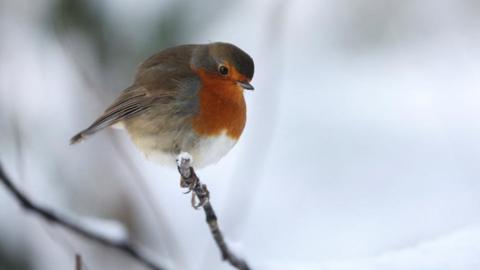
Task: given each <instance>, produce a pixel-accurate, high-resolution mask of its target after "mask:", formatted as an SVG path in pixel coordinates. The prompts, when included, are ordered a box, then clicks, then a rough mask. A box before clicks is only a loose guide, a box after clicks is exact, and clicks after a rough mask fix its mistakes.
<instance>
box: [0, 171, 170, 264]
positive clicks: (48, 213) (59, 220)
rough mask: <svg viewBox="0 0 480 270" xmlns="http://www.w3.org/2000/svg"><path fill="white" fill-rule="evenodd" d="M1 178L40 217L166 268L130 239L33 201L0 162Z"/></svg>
mask: <svg viewBox="0 0 480 270" xmlns="http://www.w3.org/2000/svg"><path fill="white" fill-rule="evenodd" d="M0 180H1V182H2V183H3V184H4V185H5V187H6V188H7V190H8V191H9V192H10V193H12V195H13V196H14V197H15V199H17V201H18V202H19V203H20V205H21V206H22V207H23V208H24V209H26V210H28V211H31V212H33V213H35V214H37V215H39V216H40V217H42V218H44V219H45V220H47V221H48V222H50V223H53V224H56V225H59V226H62V227H64V228H66V229H68V230H70V231H72V232H74V233H76V234H78V235H81V236H83V237H85V238H88V239H90V240H92V241H95V242H97V243H100V244H102V245H105V246H108V247H111V248H114V249H117V250H119V251H122V252H123V253H125V254H126V255H128V256H130V257H131V258H133V259H135V260H137V261H138V262H140V263H142V264H144V265H145V266H147V267H148V268H150V269H153V270H163V269H165V268H164V267H161V266H160V265H158V264H157V263H155V262H153V261H152V260H151V259H149V258H147V257H146V256H145V255H143V253H141V252H140V251H139V250H138V249H137V248H136V247H135V246H134V245H133V244H132V243H130V242H129V241H127V240H125V241H115V240H113V239H110V238H108V237H106V236H103V235H99V234H97V233H95V232H93V231H92V230H89V229H87V228H84V227H82V226H80V225H78V224H76V223H74V222H73V221H71V220H69V219H67V218H65V217H62V216H60V215H58V214H57V213H55V212H54V211H52V210H51V209H48V208H45V207H42V206H39V205H37V204H35V203H34V202H32V200H30V199H29V198H28V197H27V196H26V195H25V194H24V193H23V192H21V191H20V190H19V189H18V188H17V187H16V186H15V185H14V184H13V182H12V181H11V180H10V178H9V177H8V176H7V175H6V173H5V172H4V171H3V168H2V166H1V164H0Z"/></svg>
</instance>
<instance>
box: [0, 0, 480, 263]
mask: <svg viewBox="0 0 480 270" xmlns="http://www.w3.org/2000/svg"><path fill="white" fill-rule="evenodd" d="M214 41H225V42H231V43H234V44H236V45H237V46H239V47H240V48H242V49H243V50H245V51H247V52H248V53H249V54H250V55H251V56H252V57H253V58H254V59H255V65H256V66H255V69H256V70H255V76H254V79H253V82H252V83H253V85H254V86H255V88H256V90H255V91H254V92H248V93H245V94H246V100H247V104H248V123H247V127H246V129H245V131H244V135H243V136H242V138H241V140H240V142H239V143H238V144H237V146H236V147H235V148H234V149H233V151H232V152H231V153H230V154H229V155H228V156H226V157H225V158H224V159H222V160H221V161H220V162H219V163H218V164H217V165H214V166H211V167H209V168H206V169H204V170H201V171H199V175H200V178H201V179H202V180H203V181H204V182H205V183H206V184H207V185H208V187H209V189H210V191H211V200H212V204H213V206H214V207H215V209H216V210H217V214H218V216H219V219H220V226H221V228H222V230H223V232H224V233H225V235H226V237H227V238H228V242H229V243H230V245H232V247H233V249H234V250H235V251H237V252H238V253H240V254H242V255H243V256H245V257H246V258H247V259H248V261H249V263H250V264H251V265H252V266H253V268H254V269H332V270H337V269H343V270H345V269H352V270H353V269H355V270H358V269H436V270H442V269H457V270H458V269H479V268H480V259H479V258H480V257H479V256H478V254H480V196H479V194H480V182H479V178H480V169H479V168H480V166H479V163H480V143H479V138H480V121H479V117H480V89H479V87H480V69H479V60H480V49H479V48H480V1H477V0H440V1H438V0H424V1H414V0H405V1H389V0H357V1H354V0H336V1H333V0H330V1H327V0H322V1H307V0H301V1H273V0H270V1H254V0H249V1H236V2H235V3H230V2H229V1H219V0H217V1H180V0H171V1H158V0H143V1H138V0H122V1H113V0H71V1H66V0H65V1H62V0H37V1H30V0H17V1H13V0H0V161H1V163H2V165H3V166H4V168H5V170H6V171H7V173H8V174H9V175H10V176H11V178H12V179H13V180H14V181H15V183H16V184H17V185H18V186H19V187H20V188H21V189H22V190H24V191H25V192H26V193H27V194H28V195H29V196H31V197H32V198H33V199H34V200H35V201H36V202H39V203H40V204H42V205H45V206H48V207H51V208H54V209H56V210H57V211H60V212H61V213H69V215H71V216H75V217H77V218H79V219H80V218H84V219H85V220H90V221H91V220H93V218H95V219H101V220H105V221H98V220H97V221H98V222H97V223H99V224H100V225H97V227H98V229H103V230H106V231H107V232H109V233H113V231H114V230H115V229H118V227H119V224H118V223H115V222H113V220H116V221H118V222H119V223H122V224H123V225H124V226H126V228H127V229H128V230H129V232H130V237H131V239H132V240H133V241H134V242H135V243H137V244H139V245H140V246H141V247H143V250H145V251H146V252H148V254H149V255H151V256H152V257H153V258H154V259H155V260H156V261H158V262H159V263H162V264H164V265H167V266H168V267H169V269H199V270H200V269H231V268H230V266H229V265H227V264H226V263H222V262H221V261H220V255H219V252H218V250H217V247H216V246H215V244H214V241H213V240H212V237H211V235H210V234H209V231H208V227H207V225H206V224H205V221H204V214H203V212H202V211H194V210H193V209H192V208H191V206H190V196H189V195H184V194H183V193H182V191H183V190H181V189H180V188H179V176H178V173H177V172H176V171H173V170H170V169H167V168H162V167H160V166H157V165H155V164H153V163H151V162H149V161H147V160H146V159H145V158H144V157H143V156H142V154H141V153H140V152H139V151H137V150H136V149H135V148H134V147H133V145H132V143H130V141H129V140H128V138H127V136H126V133H125V132H124V131H118V130H113V131H107V132H101V133H99V134H98V135H96V136H94V137H92V138H91V139H90V140H88V141H86V142H84V143H82V144H79V145H76V146H74V147H72V146H70V145H69V138H70V137H71V136H72V135H74V134H75V133H76V132H77V131H79V130H80V129H82V128H84V127H86V126H87V125H88V124H90V123H91V121H92V120H93V119H95V118H96V116H98V115H99V114H100V113H101V112H102V111H103V110H104V108H105V107H106V106H107V105H109V103H110V102H111V101H112V100H113V99H114V98H115V97H116V96H117V95H118V93H119V92H120V91H121V90H122V89H123V88H125V87H127V86H128V85H129V84H130V83H131V82H132V78H133V75H134V72H135V68H136V66H137V65H138V63H140V62H141V61H142V60H144V59H145V58H147V57H148V56H150V55H151V54H153V53H155V52H157V51H159V50H161V49H163V48H166V47H169V46H174V45H178V44H184V43H208V42H214ZM0 209H1V210H0V269H2V270H3V269H6V270H13V269H18V270H20V269H21V270H24V269H25V270H27V269H38V270H40V269H74V256H75V254H76V253H79V254H81V255H82V258H83V260H84V263H85V265H86V269H89V270H94V269H139V270H140V269H145V268H144V267H143V266H142V265H140V264H138V263H137V262H135V261H133V260H131V259H130V258H128V257H125V256H124V255H123V254H121V253H119V252H117V251H113V250H111V249H109V248H104V247H103V246H99V245H97V244H93V243H91V242H89V241H85V240H83V239H81V238H79V237H78V236H75V235H72V234H70V233H69V232H67V231H65V230H63V229H61V228H58V227H55V226H51V225H50V224H48V223H47V222H45V221H44V220H41V219H39V218H38V217H36V216H34V215H30V214H27V213H25V212H24V211H23V210H22V209H21V208H20V207H19V205H18V204H17V202H16V201H15V200H14V198H13V197H12V196H11V195H10V194H9V193H7V192H6V190H5V189H4V187H3V186H0ZM106 220H112V221H110V222H107V221H106Z"/></svg>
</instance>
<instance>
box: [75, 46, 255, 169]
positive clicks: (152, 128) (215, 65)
mask: <svg viewBox="0 0 480 270" xmlns="http://www.w3.org/2000/svg"><path fill="white" fill-rule="evenodd" d="M253 72H254V63H253V59H252V58H251V57H250V56H249V55H248V54H247V53H245V52H244V51H242V50H241V49H240V48H238V47H236V46H235V45H232V44H229V43H222V42H217V43H210V44H202V45H181V46H176V47H172V48H168V49H165V50H163V51H161V52H159V53H157V54H155V55H153V56H151V57H150V58H148V59H147V60H145V61H144V62H143V63H141V64H140V66H139V67H138V70H137V74H136V76H135V81H134V83H133V84H132V85H131V86H130V87H128V88H127V89H125V90H124V91H123V92H122V93H121V94H120V96H119V97H118V98H117V99H116V100H115V101H114V102H113V104H112V105H111V106H110V107H108V108H107V109H106V110H105V112H104V113H103V114H102V115H101V116H100V117H99V118H97V120H95V122H93V124H91V125H90V126H89V127H88V128H86V129H84V130H82V131H81V132H80V133H78V134H77V135H75V136H73V137H72V139H71V141H70V142H71V144H75V143H77V142H79V141H81V140H83V139H85V138H87V137H89V136H90V135H93V134H94V133H96V132H98V131H100V130H102V129H104V128H106V127H112V126H113V127H124V128H125V129H126V130H127V132H128V134H129V135H130V138H131V140H132V141H133V143H134V144H135V145H136V146H137V147H138V148H139V149H140V150H141V151H142V152H143V153H144V154H145V156H146V157H147V158H148V159H150V160H153V161H155V162H158V163H160V164H164V165H173V166H176V158H177V156H178V155H179V154H180V153H182V152H186V153H189V154H190V155H191V157H192V165H193V166H194V167H195V168H202V167H205V166H207V165H210V164H212V163H215V162H217V161H218V160H220V159H221V158H222V157H223V156H224V155H226V154H227V153H228V151H230V149H232V147H233V146H234V145H235V143H236V142H237V141H238V139H239V138H240V135H241V134H242V131H243V128H244V127H245V121H246V105H245V100H244V97H243V90H244V89H247V90H253V89H254V88H253V86H252V85H251V84H250V81H251V80H252V77H253Z"/></svg>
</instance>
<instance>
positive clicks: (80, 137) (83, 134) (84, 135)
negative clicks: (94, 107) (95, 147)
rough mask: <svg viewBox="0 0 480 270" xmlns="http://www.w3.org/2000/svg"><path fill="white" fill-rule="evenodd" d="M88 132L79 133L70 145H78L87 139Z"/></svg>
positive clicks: (71, 140)
mask: <svg viewBox="0 0 480 270" xmlns="http://www.w3.org/2000/svg"><path fill="white" fill-rule="evenodd" d="M86 131H87V130H83V131H81V132H79V133H78V134H77V135H75V136H73V137H72V138H71V139H70V144H76V143H79V142H81V141H83V140H84V139H86V138H87V135H88V134H87V132H86Z"/></svg>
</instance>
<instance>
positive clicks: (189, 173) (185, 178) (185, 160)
mask: <svg viewBox="0 0 480 270" xmlns="http://www.w3.org/2000/svg"><path fill="white" fill-rule="evenodd" d="M190 163H191V157H190V156H188V155H187V156H184V155H180V156H179V157H178V160H177V165H178V172H179V173H180V176H181V181H180V183H181V186H182V187H188V188H189V189H190V191H191V192H192V206H193V207H194V208H195V209H196V208H198V207H200V206H201V207H202V208H203V211H204V212H205V216H206V221H207V224H208V227H209V228H210V232H211V234H212V236H213V238H214V239H215V243H216V244H217V246H218V248H219V249H220V252H221V254H222V259H223V260H226V261H228V262H229V263H230V264H231V265H232V266H234V267H235V268H237V269H239V270H249V269H250V267H249V266H248V264H247V262H246V261H245V260H244V259H242V258H240V257H238V256H237V255H235V254H234V253H233V252H232V251H231V250H230V248H229V247H228V245H227V243H226V242H225V239H224V237H223V234H222V232H221V231H220V227H219V226H218V219H217V216H216V215H215V211H214V210H213V207H212V204H211V203H210V194H209V192H208V189H207V186H206V185H205V184H202V183H201V182H200V179H199V178H198V176H197V174H196V173H195V170H194V169H193V167H192V166H191V165H190ZM195 197H197V198H198V200H199V201H200V202H199V203H198V204H196V203H195Z"/></svg>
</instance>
